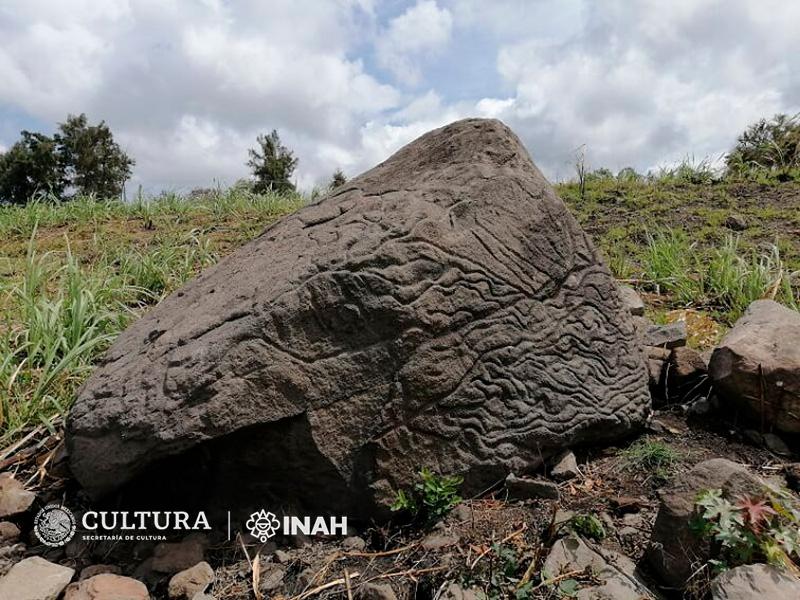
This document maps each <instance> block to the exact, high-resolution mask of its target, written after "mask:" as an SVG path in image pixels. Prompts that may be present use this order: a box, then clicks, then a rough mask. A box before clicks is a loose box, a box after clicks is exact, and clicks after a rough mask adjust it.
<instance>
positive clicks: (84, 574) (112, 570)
mask: <svg viewBox="0 0 800 600" xmlns="http://www.w3.org/2000/svg"><path fill="white" fill-rule="evenodd" d="M104 573H108V574H110V575H121V574H122V569H120V568H119V567H118V566H117V565H89V566H88V567H85V568H84V569H82V570H81V574H80V577H78V581H83V580H84V579H91V578H92V577H94V576H95V575H102V574H104Z"/></svg>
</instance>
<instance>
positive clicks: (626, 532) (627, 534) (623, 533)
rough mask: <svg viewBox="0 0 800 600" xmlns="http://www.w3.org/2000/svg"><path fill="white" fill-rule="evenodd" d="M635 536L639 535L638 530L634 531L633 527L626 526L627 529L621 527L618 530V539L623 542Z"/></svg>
mask: <svg viewBox="0 0 800 600" xmlns="http://www.w3.org/2000/svg"><path fill="white" fill-rule="evenodd" d="M637 535H639V530H638V529H636V528H635V527H630V526H628V527H623V528H622V529H620V530H619V537H620V539H623V540H624V539H630V538H635V537H636V536H637Z"/></svg>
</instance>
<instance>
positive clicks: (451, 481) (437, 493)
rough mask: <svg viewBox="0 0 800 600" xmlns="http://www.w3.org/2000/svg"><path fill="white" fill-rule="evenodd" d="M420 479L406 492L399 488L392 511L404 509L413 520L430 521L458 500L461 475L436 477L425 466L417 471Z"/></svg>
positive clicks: (442, 513)
mask: <svg viewBox="0 0 800 600" xmlns="http://www.w3.org/2000/svg"><path fill="white" fill-rule="evenodd" d="M419 479H420V481H419V482H418V483H416V484H414V488H413V489H412V490H411V491H410V492H407V491H405V490H399V491H398V492H397V499H396V500H395V501H394V503H392V506H391V509H392V510H393V511H396V512H397V511H405V512H407V513H409V514H410V515H411V517H412V519H414V520H415V521H423V522H426V523H427V522H430V521H433V520H436V519H438V518H440V517H442V516H444V515H446V514H447V513H448V512H450V511H451V510H452V509H453V508H454V507H455V506H456V505H458V503H459V502H461V496H459V495H458V487H459V486H460V485H461V484H462V483H463V482H464V479H463V477H438V476H437V475H436V474H435V473H434V472H433V471H431V470H430V469H428V468H427V467H423V468H422V469H421V470H420V471H419Z"/></svg>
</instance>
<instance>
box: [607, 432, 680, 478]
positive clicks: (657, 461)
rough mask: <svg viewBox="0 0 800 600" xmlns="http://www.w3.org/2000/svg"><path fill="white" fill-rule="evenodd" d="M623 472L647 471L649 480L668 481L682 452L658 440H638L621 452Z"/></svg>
mask: <svg viewBox="0 0 800 600" xmlns="http://www.w3.org/2000/svg"><path fill="white" fill-rule="evenodd" d="M620 457H621V458H622V460H621V462H620V464H619V468H620V470H622V471H647V472H648V473H649V475H648V478H650V477H653V478H655V479H656V480H657V481H666V480H668V479H669V477H670V470H671V467H672V466H673V465H674V464H675V463H676V462H677V461H678V460H679V459H680V458H681V454H680V452H678V451H677V450H675V449H674V448H671V447H670V446H669V445H667V444H665V443H664V442H660V441H658V440H638V441H637V442H635V443H633V444H632V445H631V446H630V447H629V448H627V449H626V450H623V451H622V452H620Z"/></svg>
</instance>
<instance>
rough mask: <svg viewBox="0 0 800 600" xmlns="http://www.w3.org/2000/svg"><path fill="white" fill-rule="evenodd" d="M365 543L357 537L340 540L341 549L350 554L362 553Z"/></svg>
mask: <svg viewBox="0 0 800 600" xmlns="http://www.w3.org/2000/svg"><path fill="white" fill-rule="evenodd" d="M366 547H367V543H366V542H365V541H364V540H363V539H362V538H360V537H358V536H351V537H348V538H345V539H344V540H342V548H344V549H345V550H348V551H350V552H363V551H364V548H366Z"/></svg>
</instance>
